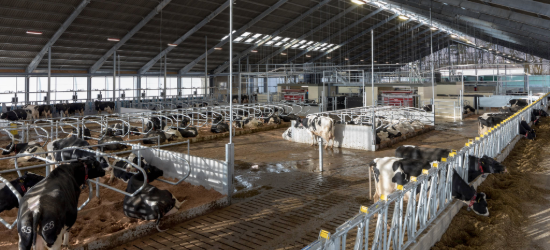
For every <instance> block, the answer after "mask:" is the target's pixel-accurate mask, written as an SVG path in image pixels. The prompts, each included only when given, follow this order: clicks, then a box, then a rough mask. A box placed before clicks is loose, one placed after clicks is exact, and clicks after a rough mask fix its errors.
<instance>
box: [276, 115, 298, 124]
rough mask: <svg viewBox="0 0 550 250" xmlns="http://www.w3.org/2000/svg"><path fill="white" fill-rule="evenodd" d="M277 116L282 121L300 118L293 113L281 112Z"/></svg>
mask: <svg viewBox="0 0 550 250" xmlns="http://www.w3.org/2000/svg"><path fill="white" fill-rule="evenodd" d="M279 118H280V119H281V120H283V122H290V121H296V120H298V119H300V117H299V116H297V115H295V114H281V115H279Z"/></svg>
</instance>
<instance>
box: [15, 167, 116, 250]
mask: <svg viewBox="0 0 550 250" xmlns="http://www.w3.org/2000/svg"><path fill="white" fill-rule="evenodd" d="M104 167H108V165H107V166H105V165H104V164H100V163H99V162H98V161H96V160H94V159H93V158H86V159H85V160H83V161H79V162H72V163H70V164H64V165H60V166H59V167H58V168H56V169H55V170H54V171H52V172H51V173H50V175H48V177H46V178H45V179H44V180H42V181H41V182H39V183H38V184H36V185H35V186H34V187H32V188H31V189H30V190H29V191H28V192H27V194H25V196H23V199H22V200H21V204H20V207H21V208H20V209H19V212H18V214H17V232H18V234H19V249H21V250H30V249H31V247H32V246H34V247H35V249H37V247H42V246H43V245H46V246H47V247H48V248H50V249H61V244H62V238H63V236H65V237H64V239H63V244H64V245H68V243H69V235H68V232H69V230H70V228H71V227H72V226H73V225H74V223H75V222H76V217H77V213H78V210H77V209H78V198H79V196H80V192H81V186H83V185H84V184H86V181H87V180H88V179H93V178H98V177H102V176H104V175H105V171H104V170H103V168H104Z"/></svg>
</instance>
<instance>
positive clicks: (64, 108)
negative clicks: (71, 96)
mask: <svg viewBox="0 0 550 250" xmlns="http://www.w3.org/2000/svg"><path fill="white" fill-rule="evenodd" d="M55 109H56V110H57V112H59V113H60V114H61V113H63V114H65V116H68V115H74V114H76V113H79V114H80V115H81V116H84V111H85V110H86V104H85V103H60V104H56V105H55Z"/></svg>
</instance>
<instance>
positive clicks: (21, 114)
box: [0, 109, 30, 121]
mask: <svg viewBox="0 0 550 250" xmlns="http://www.w3.org/2000/svg"><path fill="white" fill-rule="evenodd" d="M27 117H30V115H29V114H28V113H27V111H25V110H23V109H16V110H12V111H8V112H5V113H2V114H0V119H3V120H8V121H19V120H27Z"/></svg>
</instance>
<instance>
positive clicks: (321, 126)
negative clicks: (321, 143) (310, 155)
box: [296, 114, 336, 149]
mask: <svg viewBox="0 0 550 250" xmlns="http://www.w3.org/2000/svg"><path fill="white" fill-rule="evenodd" d="M335 126H336V123H335V122H334V120H333V119H332V118H330V117H326V116H319V115H314V114H312V115H308V116H306V118H303V119H299V120H297V121H296V127H298V128H305V129H307V130H308V131H309V132H310V134H311V138H312V140H313V141H312V143H311V145H312V146H313V145H314V144H315V142H316V141H317V137H321V138H323V140H325V142H326V143H327V144H326V145H325V149H327V148H328V145H329V143H330V140H332V145H331V149H332V148H334V142H335V140H334V139H335V138H334V127H335Z"/></svg>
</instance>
